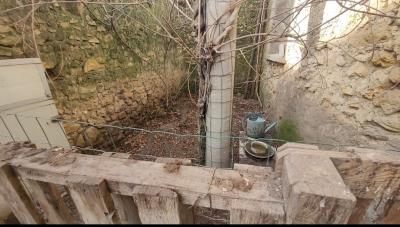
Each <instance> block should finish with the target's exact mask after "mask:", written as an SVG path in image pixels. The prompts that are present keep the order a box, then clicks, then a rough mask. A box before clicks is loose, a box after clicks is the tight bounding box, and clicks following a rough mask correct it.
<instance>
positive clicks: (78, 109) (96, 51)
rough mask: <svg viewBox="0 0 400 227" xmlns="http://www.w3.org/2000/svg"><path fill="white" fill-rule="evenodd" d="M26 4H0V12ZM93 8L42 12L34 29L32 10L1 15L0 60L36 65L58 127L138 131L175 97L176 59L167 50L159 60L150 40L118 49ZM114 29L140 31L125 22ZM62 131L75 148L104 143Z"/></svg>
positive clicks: (92, 135)
mask: <svg viewBox="0 0 400 227" xmlns="http://www.w3.org/2000/svg"><path fill="white" fill-rule="evenodd" d="M28 3H30V1H1V2H0V10H6V9H10V8H14V7H21V6H22V4H28ZM95 6H96V5H93V4H90V5H89V7H87V6H85V5H83V4H82V3H52V4H43V5H40V7H38V8H36V10H35V12H34V17H33V18H34V19H33V29H32V23H31V22H32V14H31V11H32V7H21V8H19V9H18V10H13V11H10V12H8V13H4V14H1V15H0V59H10V58H26V57H40V58H41V60H42V62H43V66H44V67H45V69H46V73H47V76H48V79H49V80H48V81H49V85H50V88H51V90H52V94H53V97H54V99H55V101H56V105H57V108H58V110H59V114H60V116H61V117H62V118H63V119H66V120H74V121H81V122H91V123H96V124H114V125H122V126H138V125H140V121H141V120H143V119H144V118H146V117H148V116H146V115H148V113H149V112H151V114H152V115H153V116H154V115H157V114H158V113H161V112H163V106H164V105H163V104H164V103H166V101H167V99H169V98H170V96H171V95H173V94H174V93H175V92H176V91H177V90H178V88H179V85H180V83H181V79H182V77H183V75H184V73H183V71H182V70H181V66H182V65H183V63H182V61H181V59H182V58H181V54H180V52H179V50H177V49H176V48H174V47H172V48H169V51H168V58H167V59H164V58H163V56H164V52H165V50H164V43H163V40H162V39H159V38H157V37H156V36H154V34H152V35H151V36H146V33H144V34H136V36H135V37H134V38H135V39H134V41H132V42H131V43H129V42H128V41H130V40H125V42H122V41H121V34H117V33H116V32H115V31H114V29H115V28H113V27H112V26H110V25H108V24H107V23H105V22H104V21H102V20H101V18H100V17H99V16H96V15H98V11H97V10H98V9H97V8H96V7H95ZM99 18H100V19H99ZM148 26H151V25H149V24H148ZM117 29H118V30H120V32H121V30H122V29H126V30H132V31H135V32H136V31H138V27H137V25H135V23H132V22H129V21H128V22H126V23H124V24H122V25H120V27H118V28H117ZM32 30H33V33H34V34H35V35H34V39H33V36H32ZM123 38H127V37H123ZM126 43H128V44H129V45H130V47H128V46H127V45H126ZM36 46H37V51H36V48H35V47H36ZM165 56H166V55H165ZM150 110H151V111H150ZM64 126H65V130H66V132H67V134H68V135H69V137H70V142H71V144H74V145H78V146H87V145H90V144H93V145H95V144H101V143H103V142H105V136H108V135H107V133H104V130H101V129H96V128H93V127H88V128H86V127H81V126H79V125H78V124H72V123H65V122H64ZM83 131H86V135H87V140H86V141H85V139H84V135H83ZM111 134H113V137H114V139H115V140H118V138H120V137H121V136H123V135H122V133H120V132H118V131H117V130H113V131H111ZM107 141H109V140H108V139H107Z"/></svg>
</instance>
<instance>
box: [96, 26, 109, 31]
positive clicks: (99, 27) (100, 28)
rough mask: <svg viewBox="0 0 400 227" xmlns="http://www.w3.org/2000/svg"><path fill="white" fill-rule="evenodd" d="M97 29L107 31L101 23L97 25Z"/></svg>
mask: <svg viewBox="0 0 400 227" xmlns="http://www.w3.org/2000/svg"><path fill="white" fill-rule="evenodd" d="M97 31H98V32H105V31H107V30H106V28H105V27H104V26H103V25H100V26H97Z"/></svg>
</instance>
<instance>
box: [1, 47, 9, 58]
mask: <svg viewBox="0 0 400 227" xmlns="http://www.w3.org/2000/svg"><path fill="white" fill-rule="evenodd" d="M0 56H4V57H11V56H12V48H9V47H2V46H0Z"/></svg>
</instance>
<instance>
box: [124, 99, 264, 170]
mask: <svg viewBox="0 0 400 227" xmlns="http://www.w3.org/2000/svg"><path fill="white" fill-rule="evenodd" d="M192 98H193V100H191V99H190V97H188V96H182V97H180V98H179V99H178V100H177V101H176V105H175V106H174V107H173V108H172V110H171V111H169V112H167V113H165V115H163V116H160V117H157V118H154V119H152V120H149V121H146V122H143V125H142V126H141V127H142V128H145V129H148V130H152V131H154V130H157V131H167V132H174V133H178V134H189V135H196V134H198V132H197V107H196V105H195V101H196V100H197V97H192ZM261 111H262V108H261V106H260V104H259V102H258V101H257V100H252V99H243V98H241V97H235V98H234V102H233V119H232V135H234V136H238V135H239V131H241V130H243V129H242V121H243V118H244V115H245V112H261ZM238 144H239V143H238V140H237V139H234V140H233V143H232V151H233V153H234V154H235V155H234V159H235V160H236V159H237V151H238ZM118 147H119V150H118V152H124V153H131V154H133V155H134V157H135V158H137V159H144V160H151V159H154V157H153V156H155V157H173V158H190V159H192V160H193V162H194V163H197V160H198V157H199V150H198V141H197V137H196V136H179V135H168V134H164V133H147V132H129V133H128V135H127V136H126V138H125V139H124V140H123V141H121V142H120V145H119V146H118Z"/></svg>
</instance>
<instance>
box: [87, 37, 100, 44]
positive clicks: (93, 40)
mask: <svg viewBox="0 0 400 227" xmlns="http://www.w3.org/2000/svg"><path fill="white" fill-rule="evenodd" d="M89 43H96V44H98V43H100V40H98V39H97V38H91V39H89Z"/></svg>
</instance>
